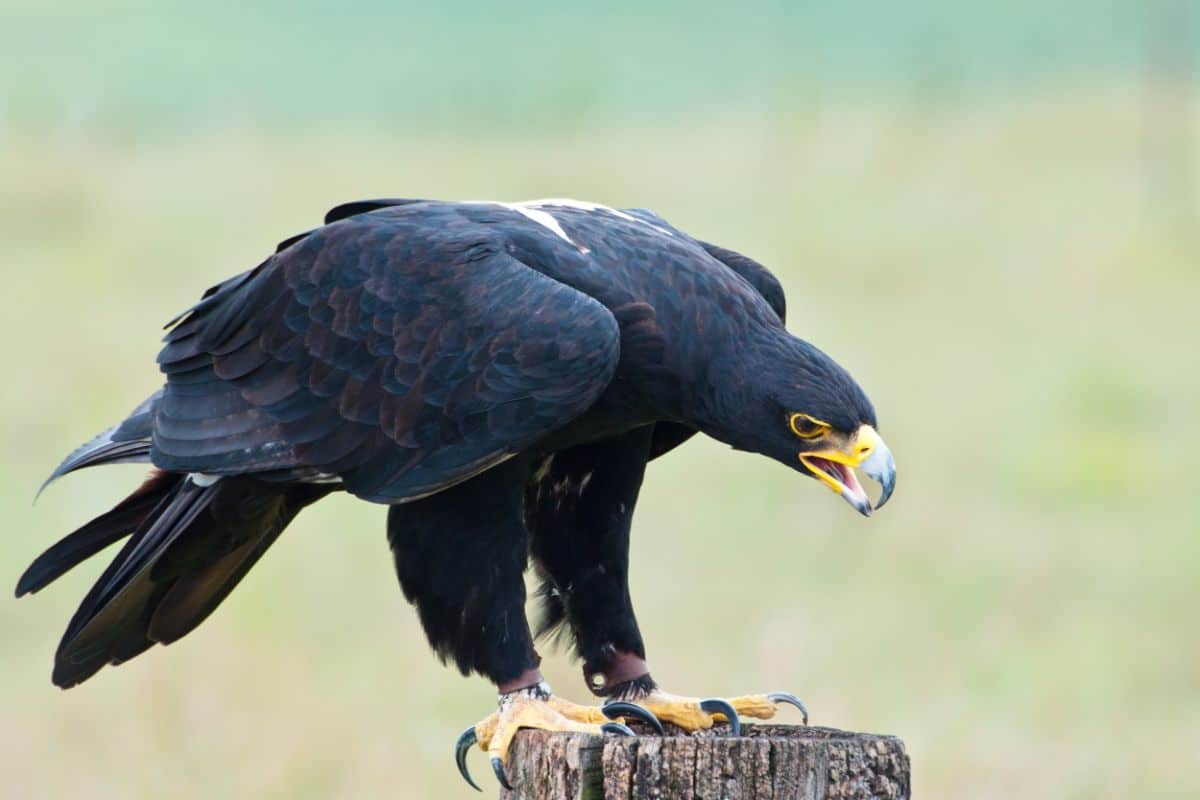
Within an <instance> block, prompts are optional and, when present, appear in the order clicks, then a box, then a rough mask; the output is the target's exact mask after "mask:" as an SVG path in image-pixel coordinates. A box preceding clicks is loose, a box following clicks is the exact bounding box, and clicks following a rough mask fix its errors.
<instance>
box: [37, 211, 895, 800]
mask: <svg viewBox="0 0 1200 800" xmlns="http://www.w3.org/2000/svg"><path fill="white" fill-rule="evenodd" d="M783 322H784V295H783V290H782V289H781V287H780V285H779V282H778V281H777V280H776V279H775V278H774V276H772V275H771V273H770V272H768V271H767V270H766V269H765V268H764V267H763V266H761V265H760V264H758V263H756V262H755V261H753V260H751V259H749V258H747V257H745V256H742V255H739V254H738V253H735V252H732V251H730V250H726V249H724V248H721V247H717V246H715V245H711V244H707V243H705V242H703V241H700V240H697V239H694V238H692V237H691V236H689V235H687V234H685V233H683V232H682V231H680V230H678V229H677V228H675V227H674V226H672V225H671V224H669V223H668V222H666V221H665V220H664V219H662V218H661V217H659V216H657V215H656V214H653V213H651V212H649V211H645V210H642V209H626V210H617V209H612V208H608V207H605V206H600V205H596V204H591V203H581V202H578V201H572V200H543V201H534V202H528V203H492V202H463V203H452V202H433V201H425V200H369V201H362V202H356V203H349V204H346V205H342V206H338V207H337V208H334V209H333V210H332V211H330V212H329V213H328V214H327V215H326V218H325V224H324V225H323V226H321V227H319V228H316V229H314V230H311V231H309V232H307V233H304V234H301V235H299V236H294V237H292V238H290V239H288V240H286V241H284V242H283V243H281V244H280V245H279V247H278V249H277V250H276V252H275V253H274V254H272V255H271V256H270V257H269V258H267V259H266V260H265V261H263V262H262V263H261V264H259V265H258V266H257V267H255V268H254V269H252V270H249V271H248V272H244V273H242V274H241V275H238V276H237V277H234V278H231V279H230V280H228V281H225V282H224V283H221V284H219V285H217V286H215V287H213V288H212V289H209V290H208V292H206V293H205V295H204V297H203V299H202V300H201V301H200V302H199V303H197V304H196V305H195V306H193V307H192V308H191V309H189V310H188V311H186V312H185V313H184V314H182V315H181V316H180V317H178V318H176V319H175V320H173V321H172V322H171V323H170V324H169V325H168V333H167V334H166V337H165V341H166V345H165V346H164V347H163V349H162V352H161V353H160V354H159V357H158V363H159V367H160V368H161V370H162V372H163V373H164V375H165V376H166V382H165V385H164V386H163V388H162V389H160V390H159V391H157V392H155V393H154V394H153V395H151V396H150V397H149V398H148V399H147V400H146V401H145V402H143V403H142V404H141V405H140V406H138V407H137V408H136V409H135V410H134V411H133V413H132V414H131V415H130V416H129V417H128V418H127V419H125V420H124V421H123V422H121V423H120V424H118V425H116V426H115V427H113V428H111V429H109V430H108V431H105V432H104V433H103V434H101V435H100V436H98V437H96V438H95V439H93V440H92V441H91V442H89V443H87V444H86V445H84V446H83V447H81V448H79V449H78V450H76V451H75V452H74V453H72V454H71V455H70V456H69V457H68V458H67V459H66V460H65V461H64V462H63V463H62V465H61V466H59V467H58V469H56V470H55V471H54V473H53V475H51V478H50V479H51V480H53V479H55V478H57V477H59V476H61V475H64V474H66V473H68V472H72V471H74V470H77V469H80V468H82V467H89V466H94V465H97V464H113V463H122V462H140V463H148V464H151V465H153V471H152V473H151V474H150V477H149V478H148V479H147V480H146V482H145V483H144V484H142V486H140V487H139V488H138V489H137V490H136V491H134V492H133V494H131V495H130V496H129V497H127V498H126V499H125V500H123V501H121V502H120V503H118V504H117V505H116V506H115V507H114V508H113V509H112V510H110V511H108V512H107V513H105V514H103V515H101V516H100V517H97V518H96V519H94V520H92V521H91V522H89V523H87V524H86V525H84V526H83V527H82V528H80V529H79V530H77V531H75V532H74V533H71V534H70V535H68V536H67V537H66V538H64V539H62V540H61V541H60V542H58V543H57V544H55V545H54V546H53V547H51V548H50V549H49V550H47V551H46V552H45V553H43V554H42V555H41V556H39V557H38V559H37V560H36V561H34V562H33V564H32V565H31V566H30V567H29V569H28V570H26V572H25V574H24V575H23V576H22V577H21V579H20V582H19V584H18V586H17V595H18V596H20V595H24V594H27V593H30V592H36V591H38V590H39V589H41V588H43V587H44V586H46V585H47V584H49V583H50V582H52V581H53V580H55V579H56V578H58V577H59V576H60V575H62V574H63V573H65V572H66V571H67V570H69V569H71V568H72V567H74V566H75V565H76V564H78V563H80V562H82V561H84V560H86V559H87V558H88V557H90V556H92V555H94V554H95V553H97V552H99V551H100V550H101V549H103V548H104V547H106V546H108V545H110V544H112V543H114V542H117V541H120V540H122V539H127V541H126V542H125V545H124V546H123V547H122V549H121V550H120V552H119V553H118V554H117V556H116V558H114V559H113V561H112V563H111V564H109V565H108V567H107V569H105V570H104V572H103V574H102V575H101V576H100V578H99V580H98V581H97V582H96V584H95V586H93V587H92V589H91V591H89V592H88V594H87V596H86V597H85V598H84V599H83V602H82V603H81V604H80V606H79V610H78V611H77V612H76V613H75V616H74V617H73V618H72V619H71V621H70V624H69V625H68V627H67V630H66V633H65V634H64V635H63V638H62V642H61V643H60V644H59V647H58V651H57V653H56V655H55V663H54V673H53V680H54V683H56V684H57V685H59V686H61V687H64V688H65V687H70V686H74V685H75V684H78V683H80V682H82V681H84V680H87V679H88V678H90V677H91V676H92V675H94V674H95V673H96V672H97V671H98V670H99V669H100V668H101V667H103V666H104V665H105V664H119V663H121V662H123V661H126V660H128V659H130V658H133V657H134V656H136V655H138V654H139V653H141V652H142V651H144V650H146V649H147V648H149V647H150V646H152V645H153V644H155V643H156V642H157V643H163V644H168V643H170V642H173V641H175V640H176V639H179V638H180V637H182V636H184V635H185V634H187V633H188V632H190V631H191V630H192V629H193V628H195V627H196V626H197V625H198V624H200V622H201V621H203V620H204V619H205V618H206V617H207V616H208V615H209V614H211V613H212V611H213V610H214V609H215V608H216V607H217V606H218V605H220V603H221V601H222V600H223V599H224V598H225V597H226V596H227V595H228V594H229V592H230V591H232V590H233V588H234V587H235V586H236V585H237V584H238V582H239V581H240V580H241V579H242V577H243V576H244V575H245V574H246V572H247V571H248V570H249V569H250V568H251V567H252V566H253V565H254V564H255V562H256V561H257V560H258V558H259V557H260V556H261V555H262V554H263V552H264V551H265V550H266V549H267V548H268V547H270V545H271V544H272V543H273V542H274V541H275V539H276V538H277V537H278V536H279V534H280V533H281V532H282V531H283V529H284V528H285V527H286V526H287V524H288V523H289V522H290V521H291V520H292V518H293V517H295V515H296V514H297V513H298V512H299V511H300V510H301V509H302V508H304V507H305V506H307V505H308V504H310V503H313V502H315V501H317V500H320V499H321V498H322V497H324V496H325V495H327V494H329V493H330V492H334V491H346V492H350V493H351V494H353V495H356V496H358V497H361V498H363V499H364V500H370V501H373V502H376V503H384V504H387V505H388V507H389V508H388V520H387V534H388V541H389V543H390V545H391V549H392V553H393V556H394V560H395V565H396V571H397V573H398V575H399V579H400V586H401V588H402V589H403V591H404V594H405V596H406V597H407V598H408V600H409V601H410V602H411V603H412V604H413V605H415V606H416V608H417V611H418V613H419V615H420V619H421V624H422V626H423V627H424V630H425V633H426V634H427V635H428V638H429V643H430V644H431V646H432V647H433V650H434V651H435V652H436V653H437V655H438V656H439V657H441V658H442V659H443V660H452V661H453V662H454V664H455V665H456V666H457V667H458V668H459V669H460V670H461V671H462V672H463V673H464V674H469V673H478V674H481V675H483V676H486V677H487V678H488V679H490V680H491V681H492V682H493V683H495V684H496V685H497V687H498V688H499V691H500V704H499V708H498V709H497V710H496V711H495V712H494V713H492V714H491V715H490V716H489V717H487V718H486V719H484V720H483V721H482V722H480V723H479V724H477V725H475V726H472V727H471V728H468V729H467V731H465V732H464V734H463V736H462V737H461V738H460V740H459V743H458V747H457V757H458V762H459V766H460V769H461V770H462V771H463V774H464V776H466V770H465V754H466V750H467V749H468V748H469V747H470V746H471V745H473V744H475V743H476V742H478V743H479V744H480V746H481V747H483V748H484V749H485V750H487V751H488V752H489V754H490V755H491V757H492V763H493V766H494V768H495V770H496V773H497V775H498V777H499V778H500V780H501V781H502V782H505V775H504V770H503V762H504V758H505V754H506V752H507V749H508V745H509V742H510V741H511V739H512V736H513V735H514V734H515V732H516V731H517V729H518V728H521V727H539V728H546V729H551V730H586V731H601V730H603V731H607V732H617V733H622V734H630V733H631V732H630V730H629V729H628V728H627V727H625V726H624V725H622V724H621V723H620V721H619V720H620V719H623V718H626V717H639V718H641V719H643V720H644V721H646V722H648V723H649V724H650V725H651V726H653V727H656V728H658V729H659V730H661V726H660V725H659V723H658V720H660V719H661V720H667V721H670V722H672V723H674V724H677V725H680V726H682V727H684V728H687V729H697V728H707V727H710V726H712V725H713V723H714V721H719V720H722V719H724V720H728V721H729V722H730V723H731V725H733V726H734V727H736V725H737V720H738V716H739V715H741V716H753V717H759V718H766V717H769V716H771V715H772V714H773V713H774V709H775V703H777V702H791V703H794V704H796V705H800V703H799V701H798V700H796V698H795V697H793V696H791V695H786V694H769V695H767V694H763V695H748V696H745V697H736V698H728V699H724V700H712V699H710V700H700V699H696V698H686V697H678V696H674V695H670V694H667V693H666V692H664V691H663V690H661V689H660V688H658V686H657V684H656V683H655V682H654V681H653V680H652V679H651V677H650V674H649V670H648V668H647V665H646V660H645V658H646V655H645V648H644V647H643V644H642V638H641V635H640V633H639V632H638V626H637V622H636V620H635V618H634V612H633V605H632V601H631V599H630V595H629V586H628V580H627V574H628V554H629V530H630V520H631V517H632V515H633V510H634V506H635V504H636V502H637V497H638V490H639V488H640V486H641V483H642V478H643V474H644V472H645V468H646V464H647V462H649V461H651V460H653V459H655V458H657V457H658V456H660V455H662V454H663V453H665V452H667V451H669V450H671V449H673V448H675V447H677V446H678V445H680V444H681V443H683V442H684V441H685V440H687V439H688V438H689V437H691V436H692V435H693V434H694V433H696V432H701V433H705V434H708V435H709V436H712V437H714V438H716V439H718V440H720V441H722V442H725V443H727V444H729V445H732V446H733V447H734V448H736V449H739V450H747V451H752V452H755V453H761V454H763V455H766V456H769V457H771V458H773V459H776V460H777V461H779V462H781V463H783V464H785V465H787V466H788V467H791V468H792V469H795V470H797V471H799V472H801V473H803V474H806V475H809V476H811V477H814V478H816V479H817V480H819V481H820V482H821V483H823V484H825V485H826V486H827V487H829V488H831V489H833V490H834V491H835V492H837V493H839V494H840V495H841V496H842V497H843V498H845V499H846V500H847V501H848V502H849V503H850V504H851V505H852V506H853V507H854V508H856V509H857V510H858V511H860V512H861V513H863V514H870V512H871V510H872V504H871V501H870V500H869V498H868V496H867V494H866V492H865V491H864V490H863V488H862V486H861V484H860V483H859V481H858V479H857V477H856V474H855V469H856V468H860V469H862V471H863V472H864V473H865V474H866V475H867V476H868V477H870V478H872V479H873V480H875V481H878V482H879V483H880V484H881V485H882V492H881V494H880V498H879V501H878V503H877V505H876V507H878V506H879V505H882V504H883V503H884V502H886V500H887V499H888V497H889V496H890V495H891V493H892V488H893V485H894V481H895V465H894V462H893V460H892V457H891V455H890V453H889V452H888V450H887V447H886V446H885V445H884V443H883V441H882V439H880V437H879V435H878V434H877V433H876V431H875V427H876V420H875V411H874V409H873V408H872V406H871V403H870V401H869V400H868V399H867V396H866V394H865V393H864V392H863V390H862V389H861V388H859V385H858V384H857V383H856V382H855V381H854V379H853V378H851V377H850V375H849V374H848V373H847V372H846V370H844V369H843V368H842V367H840V366H839V365H838V364H837V363H835V362H834V361H833V360H832V359H831V358H829V357H828V356H827V355H825V354H824V353H823V352H821V351H820V350H818V349H817V348H816V347H814V346H812V345H811V344H808V343H807V342H805V341H802V340H800V339H798V338H796V337H794V336H792V335H791V334H789V333H788V332H787V331H786V330H785V329H784V324H783ZM531 557H532V560H533V562H534V564H535V566H536V569H537V570H538V573H539V575H540V576H541V578H542V591H541V594H542V598H543V600H544V607H545V612H546V613H545V619H544V621H543V623H542V625H541V627H540V629H539V630H538V631H537V632H538V633H542V632H545V631H548V630H550V629H553V628H556V627H558V626H565V627H566V628H567V629H568V630H569V632H570V634H571V635H572V636H573V639H574V642H575V650H576V653H577V655H578V656H579V658H580V659H581V660H582V662H583V672H584V677H585V679H586V681H587V683H588V686H589V688H590V689H591V690H592V691H593V692H594V693H595V694H597V695H598V696H601V697H604V698H606V700H607V702H606V703H605V704H604V705H603V706H601V707H599V708H595V707H590V706H579V705H575V704H572V703H569V702H567V701H565V700H562V699H561V698H558V697H557V696H555V695H553V694H551V693H550V690H549V688H548V687H547V686H546V685H545V683H544V682H543V681H542V676H541V673H540V672H539V670H538V664H539V661H540V659H539V657H538V654H537V652H536V651H535V649H534V638H535V635H534V633H535V632H534V631H531V629H530V627H529V625H528V624H527V622H526V618H525V588H524V583H523V579H522V575H523V573H524V571H525V569H526V567H527V565H528V563H529V560H530V558H531ZM801 707H802V706H801ZM610 720H617V721H610ZM466 777H467V780H468V781H469V780H470V778H469V776H466ZM472 785H474V784H472Z"/></svg>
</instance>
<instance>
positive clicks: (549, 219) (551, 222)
mask: <svg viewBox="0 0 1200 800" xmlns="http://www.w3.org/2000/svg"><path fill="white" fill-rule="evenodd" d="M496 205H498V206H504V207H505V208H511V209H512V210H513V211H516V212H517V213H518V214H522V215H524V216H525V217H528V218H529V219H531V220H533V221H534V222H536V223H537V224H538V225H541V226H542V227H544V228H549V229H550V230H551V231H553V232H554V233H555V234H557V235H558V236H561V237H562V240H563V241H564V242H567V243H568V244H571V245H574V246H577V245H575V243H574V242H572V241H571V237H569V236H567V232H566V231H564V230H563V229H562V225H559V224H558V220H556V219H555V218H554V217H553V216H552V215H550V214H548V213H546V212H545V211H542V210H541V209H538V208H532V207H530V205H529V204H528V203H496Z"/></svg>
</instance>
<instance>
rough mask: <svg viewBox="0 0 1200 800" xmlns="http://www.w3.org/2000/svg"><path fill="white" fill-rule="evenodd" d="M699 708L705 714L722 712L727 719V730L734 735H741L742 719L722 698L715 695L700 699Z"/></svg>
mask: <svg viewBox="0 0 1200 800" xmlns="http://www.w3.org/2000/svg"><path fill="white" fill-rule="evenodd" d="M700 710H701V711H703V712H705V713H707V714H724V715H725V719H727V720H729V732H730V733H731V734H732V735H734V736H741V735H742V721H741V720H740V719H738V715H737V712H736V711H734V710H733V706H731V705H729V703H727V702H725V701H724V700H721V699H719V698H716V697H710V698H708V699H707V700H701V701H700Z"/></svg>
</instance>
